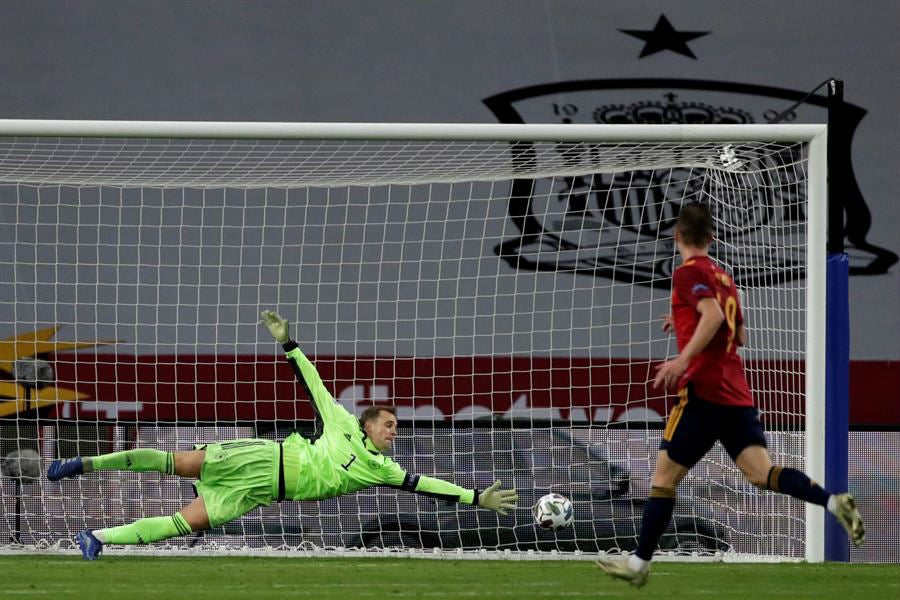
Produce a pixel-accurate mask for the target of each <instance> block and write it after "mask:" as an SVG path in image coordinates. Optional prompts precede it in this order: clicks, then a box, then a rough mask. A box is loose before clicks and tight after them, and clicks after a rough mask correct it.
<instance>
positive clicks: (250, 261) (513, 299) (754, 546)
mask: <svg viewBox="0 0 900 600" xmlns="http://www.w3.org/2000/svg"><path fill="white" fill-rule="evenodd" d="M805 148H806V147H805V145H804V144H801V143H794V144H791V143H782V142H779V143H767V142H742V143H737V142H736V143H734V144H721V143H716V144H702V143H692V144H687V143H647V144H637V143H634V144H601V143H590V144H587V143H568V142H567V143H557V144H532V143H529V142H524V141H523V142H519V143H513V144H510V143H506V142H503V143H499V142H498V143H486V142H433V143H424V142H402V141H398V142H359V141H344V142H335V141H315V140H307V141H246V140H213V141H210V140H155V139H151V140H108V139H54V140H50V139H23V138H19V139H5V140H0V182H2V183H0V231H2V236H0V246H2V248H3V250H2V252H0V278H2V279H3V280H5V281H7V282H8V284H7V285H4V286H2V287H0V306H2V307H3V309H4V310H3V311H2V315H3V316H2V317H0V338H2V341H0V370H2V373H3V374H2V377H3V379H2V380H0V418H2V419H3V420H2V424H0V427H2V429H3V435H2V451H3V455H4V456H8V455H10V453H13V452H25V451H29V452H33V453H36V456H37V458H36V460H37V461H38V463H39V464H40V466H41V468H42V469H43V470H44V471H45V470H46V466H47V465H48V464H49V461H50V460H52V459H54V458H57V457H68V456H73V455H76V454H81V455H94V454H98V453H105V452H110V451H114V450H121V449H128V448H132V447H154V448H159V449H164V450H187V449H190V448H191V447H192V445H193V444H195V443H204V442H210V441H213V440H225V439H236V438H242V437H266V438H271V439H281V438H282V437H283V436H284V435H286V434H287V433H288V432H290V431H291V430H293V429H294V428H299V429H300V430H301V431H308V430H309V428H310V426H311V423H312V418H313V414H312V411H311V409H310V408H309V406H308V403H307V402H306V401H305V399H304V397H303V393H302V392H301V391H300V388H299V386H297V385H296V384H295V383H294V377H293V373H292V372H291V370H290V368H289V367H288V366H287V365H286V364H284V361H283V359H282V358H281V357H280V356H279V353H278V348H277V346H276V345H275V344H273V343H272V342H271V339H270V338H269V336H268V334H267V333H266V332H265V331H264V330H263V329H262V328H261V327H260V326H259V324H258V315H259V312H260V310H262V309H265V308H274V309H276V310H278V311H279V312H281V314H283V315H284V316H285V317H286V318H288V319H289V320H290V321H291V323H292V324H293V333H294V336H295V337H296V338H297V340H298V342H299V343H300V345H301V347H302V348H303V349H304V351H305V352H306V354H307V355H309V356H310V357H311V358H312V359H313V361H314V363H315V364H316V366H317V367H318V369H319V371H320V373H321V374H322V376H323V379H324V381H325V383H326V386H327V387H328V388H329V389H330V390H331V392H332V394H333V395H334V396H335V398H336V399H337V400H338V401H339V402H340V403H341V404H342V405H343V406H345V407H346V408H347V409H348V410H350V411H351V412H355V413H356V414H359V412H360V411H361V410H362V408H364V407H365V406H368V405H370V404H372V403H391V404H395V405H397V406H398V412H399V417H400V418H401V420H402V422H403V426H402V427H401V431H400V435H399V436H398V441H397V443H396V445H395V448H394V450H393V456H394V458H395V460H397V461H398V462H399V463H400V464H401V465H402V466H404V467H405V468H407V469H408V470H410V471H412V472H415V473H420V474H428V475H434V476H437V477H441V478H445V479H448V480H451V481H454V482H456V483H458V484H459V485H462V486H466V487H475V486H477V487H480V488H483V487H485V486H486V485H487V484H489V483H491V482H492V481H494V480H495V479H500V480H501V481H503V483H504V486H505V487H516V488H517V489H518V490H519V494H520V504H521V509H520V510H517V511H515V512H514V514H512V515H510V516H508V517H497V516H496V515H495V514H493V513H489V512H487V511H478V510H475V509H472V508H470V507H465V506H455V505H452V506H446V505H443V504H436V503H435V502H434V501H432V500H430V499H426V498H421V497H416V496H414V495H410V494H406V493H403V492H397V491H394V490H390V489H382V488H375V489H371V490H367V491H363V492H360V493H357V494H355V495H351V496H346V497H342V498H337V499H332V500H327V501H322V502H318V503H291V502H287V503H281V504H274V505H272V506H269V507H264V508H261V509H259V510H257V511H254V512H252V513H250V514H249V515H247V516H245V517H243V518H241V519H239V520H237V521H234V522H232V523H230V524H228V525H226V526H224V527H222V528H219V529H216V530H212V531H210V532H207V533H206V534H204V535H197V536H193V537H191V538H185V539H174V540H169V541H168V542H166V543H162V544H158V545H156V547H157V548H158V549H161V550H163V551H165V550H168V549H177V548H181V549H183V548H189V547H195V548H196V547H203V548H211V547H218V548H255V549H263V550H271V549H295V550H296V549H304V548H309V547H315V548H388V549H406V548H426V549H431V548H439V549H441V550H444V551H450V552H453V551H456V550H457V549H462V550H475V549H489V550H511V551H515V552H526V551H529V550H536V551H540V552H544V551H548V552H549V551H556V552H558V553H561V554H560V555H565V554H567V553H572V552H586V553H595V552H602V551H607V552H617V551H630V550H633V549H634V548H635V546H636V543H637V534H638V531H639V527H640V515H641V511H642V509H643V504H644V501H645V498H646V496H647V494H648V491H649V476H650V472H651V469H652V466H653V462H654V460H655V455H656V448H657V446H658V443H659V437H660V434H661V425H662V423H663V418H664V416H665V415H666V414H667V412H668V410H669V408H670V407H671V399H669V398H667V397H666V396H665V395H664V394H663V393H661V392H660V391H658V390H655V389H653V388H652V386H651V385H650V382H651V381H652V374H653V371H652V367H653V366H654V365H655V364H657V363H658V362H660V361H661V360H663V359H665V358H666V357H671V356H673V355H674V354H675V353H676V352H677V350H676V346H675V342H674V339H673V338H670V337H668V336H667V335H666V334H664V333H663V332H662V331H661V329H660V317H661V316H662V315H664V314H666V313H667V312H668V303H669V295H670V286H671V276H672V271H673V269H674V267H675V266H676V265H677V264H678V261H677V259H676V251H675V248H674V242H673V226H674V219H675V216H676V215H677V212H678V209H679V207H680V206H681V205H682V204H683V203H685V202H690V201H693V200H701V201H704V202H707V203H708V204H709V205H710V206H711V207H712V209H713V213H714V216H715V220H716V230H717V234H716V235H717V239H716V243H715V244H714V246H713V248H712V251H711V254H712V255H713V257H714V258H715V259H716V260H717V261H719V262H720V264H722V265H723V266H724V267H725V268H726V269H728V270H729V271H730V272H731V273H732V274H733V275H734V278H735V281H736V282H737V284H738V286H739V287H740V289H741V292H742V298H743V304H744V314H745V319H746V322H747V328H748V335H749V340H750V341H749V346H748V348H746V349H745V350H743V351H742V352H743V357H744V360H745V362H746V365H747V370H748V379H749V382H750V384H751V388H752V389H753V392H754V396H755V399H756V401H757V404H758V406H759V407H760V409H761V411H762V413H763V415H764V420H765V423H766V425H767V428H768V429H769V430H770V432H769V434H768V436H769V438H768V439H769V446H770V450H771V452H772V454H773V459H774V461H775V462H776V463H777V464H781V465H784V466H791V467H795V468H799V469H802V468H803V466H804V458H803V434H802V428H803V422H804V410H803V405H804V392H803V390H804V387H803V379H804V367H803V360H804V352H805V348H804V343H805V337H804V335H805V333H804V329H805V318H806V317H805V310H806V309H805V294H806V290H805V282H804V280H803V274H804V268H805V261H806V257H805V245H806V204H807V198H806V184H807V159H806V156H805V154H806V151H805ZM549 492H558V493H561V494H563V495H566V496H567V497H569V498H570V499H572V501H573V503H574V506H575V525H574V526H573V527H571V528H569V529H566V530H563V531H560V532H557V533H554V532H548V531H544V530H542V529H540V528H539V527H536V526H535V525H534V524H533V522H532V519H531V516H530V510H529V509H530V506H531V504H532V503H533V502H534V501H535V500H536V499H537V498H539V497H540V496H542V495H544V494H546V493H549ZM0 493H2V496H0V501H2V503H3V506H4V511H3V518H2V519H0V539H7V538H8V539H10V540H12V541H13V542H14V543H21V544H24V545H26V546H38V547H47V546H54V545H62V546H66V545H67V544H70V542H69V541H68V540H70V539H71V538H72V536H73V535H74V533H75V532H77V531H79V530H81V529H84V528H87V527H90V528H96V527H104V526H112V525H117V524H121V523H124V522H127V521H131V520H134V519H136V518H140V517H146V516H156V515H162V514H170V513H172V512H174V511H176V510H178V509H179V508H181V507H182V506H183V505H185V504H186V503H188V502H189V501H190V500H191V499H193V491H192V488H191V485H190V482H188V481H183V480H179V479H177V478H174V477H170V476H166V475H159V474H155V473H154V474H147V473H142V474H138V473H110V472H104V473H102V474H99V475H97V474H92V475H89V476H85V477H82V478H79V479H77V480H69V481H64V482H62V483H50V482H48V481H47V480H46V478H45V477H38V478H31V479H28V478H21V477H12V476H5V477H3V478H2V485H0ZM661 547H662V549H663V551H673V552H677V553H680V554H690V553H697V554H700V555H704V554H716V553H723V552H726V553H741V554H750V555H755V556H758V557H775V558H800V557H802V556H803V552H804V522H803V506H802V505H801V504H800V503H799V502H797V501H794V500H791V499H789V498H786V497H783V496H777V495H774V494H771V493H769V492H761V491H759V490H756V489H755V488H753V487H752V486H750V485H749V484H748V483H746V482H745V481H744V480H743V479H742V477H741V476H740V473H739V472H738V471H737V470H736V468H735V467H734V465H733V464H732V463H731V462H730V461H729V459H728V457H727V455H726V454H725V452H724V451H723V450H722V449H721V447H719V446H718V445H717V446H716V447H715V449H714V450H713V451H712V452H711V453H710V454H709V455H708V456H707V457H706V459H704V460H703V462H702V463H700V464H699V465H698V466H697V467H696V468H695V469H694V470H693V471H692V472H691V474H690V475H689V476H688V478H687V479H686V480H685V482H684V483H683V484H682V485H681V487H680V489H679V500H678V502H677V504H676V508H675V516H674V518H673V523H672V526H671V527H670V529H669V530H668V531H667V532H666V534H665V535H664V537H663V539H662V542H661Z"/></svg>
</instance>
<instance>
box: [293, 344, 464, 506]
mask: <svg viewBox="0 0 900 600" xmlns="http://www.w3.org/2000/svg"><path fill="white" fill-rule="evenodd" d="M284 350H285V353H286V355H287V360H288V362H289V363H290V364H291V366H292V367H293V368H294V372H295V373H296V375H297V379H299V380H300V382H301V383H302V384H303V386H304V387H305V388H306V391H307V394H308V395H309V398H310V400H311V401H312V404H313V408H314V409H315V411H316V415H317V417H318V418H320V419H321V421H322V433H321V435H320V436H319V437H318V438H317V439H315V440H312V441H311V440H308V439H306V438H304V437H302V436H300V435H299V434H297V433H294V434H291V435H290V436H288V437H287V438H286V439H285V440H284V442H283V461H284V483H285V497H286V498H288V499H292V500H322V499H324V498H333V497H335V496H340V495H343V494H349V493H351V492H355V491H358V490H361V489H364V488H367V487H371V486H374V485H388V486H391V487H394V488H397V489H401V490H405V491H407V492H416V493H418V494H423V495H426V496H431V497H434V498H440V499H443V500H446V501H448V502H461V503H464V504H476V503H477V502H478V490H467V489H464V488H461V487H459V486H458V485H454V484H452V483H449V482H447V481H443V480H441V479H436V478H434V477H426V476H423V475H413V474H411V473H408V472H407V471H405V470H404V469H403V468H402V467H401V466H400V465H398V464H397V463H395V462H394V461H392V460H391V459H390V458H388V457H387V456H385V455H383V454H382V453H381V452H379V451H378V449H377V448H376V447H375V446H374V444H372V442H371V441H370V440H369V439H368V438H367V437H366V434H365V432H364V431H363V430H362V428H361V427H360V425H359V421H357V419H356V417H354V416H353V415H351V414H350V413H349V412H347V410H345V409H344V407H343V406H341V405H340V404H338V403H337V402H336V401H335V400H334V398H333V397H332V396H331V394H330V393H329V392H328V390H327V389H326V388H325V385H324V384H323V383H322V378H321V377H320V376H319V373H318V371H316V368H315V366H313V364H312V363H311V362H310V361H309V359H308V358H306V356H305V355H304V354H303V352H301V351H300V348H299V347H298V346H297V343H296V342H294V341H293V340H291V341H288V342H287V343H286V344H284Z"/></svg>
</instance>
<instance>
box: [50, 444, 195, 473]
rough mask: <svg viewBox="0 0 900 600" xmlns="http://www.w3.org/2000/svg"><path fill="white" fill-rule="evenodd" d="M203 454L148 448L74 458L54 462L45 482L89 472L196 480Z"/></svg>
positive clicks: (191, 451) (193, 451)
mask: <svg viewBox="0 0 900 600" xmlns="http://www.w3.org/2000/svg"><path fill="white" fill-rule="evenodd" d="M205 456H206V451H205V450H190V451H187V452H163V451H162V450H153V449H152V448H135V449H134V450H125V451H123V452H113V453H112V454H103V455H101V456H86V457H81V456H76V457H75V458H69V459H62V460H55V461H53V463H52V464H51V465H50V468H49V469H48V470H47V479H49V480H50V481H59V480H60V479H63V478H66V477H77V476H79V475H83V474H84V473H90V472H91V471H107V470H116V471H135V472H144V471H156V472H158V473H166V474H168V475H180V476H182V477H195V478H196V477H199V476H200V468H201V467H202V466H203V458H204V457H205Z"/></svg>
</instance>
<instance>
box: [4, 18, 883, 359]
mask: <svg viewBox="0 0 900 600" xmlns="http://www.w3.org/2000/svg"><path fill="white" fill-rule="evenodd" d="M663 14H665V16H666V18H667V19H668V21H669V22H670V23H671V26H672V27H673V28H674V29H675V30H676V31H677V32H681V34H685V33H689V32H705V35H701V36H695V37H693V39H689V40H686V42H685V43H686V47H687V48H688V49H689V51H690V52H691V53H693V55H694V57H695V58H692V57H690V56H686V55H684V54H682V53H679V52H677V51H674V50H673V49H671V48H674V46H671V47H670V49H662V50H660V51H658V52H655V53H652V54H649V55H647V56H644V57H641V56H640V55H641V53H642V51H643V50H645V42H644V41H642V40H641V39H639V38H638V37H636V36H634V35H628V34H626V33H623V32H622V31H620V30H623V29H626V30H637V31H651V30H653V29H654V26H655V25H657V22H658V20H659V19H660V16H661V15H663ZM898 22H900V5H898V4H897V3H895V2H892V1H889V0H883V1H878V0H876V1H866V2H855V1H834V2H827V3H823V2H813V1H808V2H806V1H794V2H784V1H753V2H721V1H692V2H679V3H674V2H649V1H631V2H605V1H597V2H587V1H585V2H575V1H549V0H548V1H530V0H525V1H520V2H508V1H488V2H484V1H470V0H454V1H446V2H445V1H432V2H371V1H362V0H360V1H356V0H346V1H337V2H254V3H250V2H202V1H201V2H174V1H163V2H152V3H151V2H113V1H94V2H84V1H83V2H77V3H74V2H24V1H23V2H5V3H4V4H3V5H2V7H0V73H2V77H0V117H3V118H77V119H148V120H152V119H187V120H247V121H253V120H260V121H407V122H413V121H445V122H467V121H473V122H496V121H497V117H496V116H495V115H494V114H493V113H492V112H491V111H490V110H489V109H488V108H487V107H486V105H485V104H484V103H483V100H484V99H485V98H487V97H490V96H493V95H495V94H498V93H501V92H504V91H507V90H510V89H515V88H520V87H524V86H529V85H537V84H552V83H556V82H562V81H571V80H579V79H614V78H683V79H704V80H712V81H717V82H738V83H745V84H754V85H765V86H775V87H781V88H787V89H791V90H798V91H801V90H807V89H809V88H811V87H812V86H814V85H815V84H817V83H819V82H820V81H822V80H824V79H825V78H827V77H828V76H832V75H834V76H839V77H842V78H843V79H844V80H845V81H846V86H847V98H848V100H849V101H851V102H853V103H854V104H857V105H859V106H861V107H862V108H864V109H865V110H867V111H868V114H867V115H866V116H865V117H864V118H863V120H862V121H861V122H860V125H859V127H858V129H857V132H856V135H855V138H854V142H853V161H854V167H855V171H856V175H857V178H858V180H859V185H860V190H861V192H862V195H863V197H864V198H865V200H866V202H867V203H868V206H869V208H870V210H871V211H872V215H873V223H872V226H871V229H870V231H869V232H868V236H867V239H868V241H869V242H870V243H872V244H875V245H877V246H879V247H881V248H884V249H887V250H889V251H892V252H894V253H896V252H898V251H900V242H898V236H897V233H898V227H900V202H898V190H900V169H898V168H897V167H898V159H900V147H898V145H900V144H898V139H897V138H898V133H900V126H898V125H900V111H898V107H900V80H898V77H897V73H898V71H900V38H898V36H897V23H898ZM658 33H659V32H658ZM683 37H684V36H683ZM687 37H690V36H687ZM655 39H656V40H657V41H659V40H661V39H662V40H663V41H666V40H668V41H669V42H670V43H672V44H674V43H675V42H677V41H678V38H677V37H673V36H669V37H668V38H659V37H657V38H655ZM682 39H683V38H682ZM713 97H714V98H716V97H715V96H713ZM604 98H605V101H610V100H611V99H612V100H615V94H614V93H608V94H607V95H606V96H604ZM623 98H627V100H625V101H634V98H635V94H634V92H633V91H629V92H623ZM648 99H650V100H653V99H655V98H648ZM716 99H717V100H719V98H716ZM570 100H571V99H569V98H566V97H564V96H561V97H560V98H559V99H558V101H559V102H567V101H570ZM729 100H730V101H734V98H730V99H729ZM771 104H772V106H776V104H777V103H774V102H772V103H771ZM786 104H787V103H786V102H783V101H782V102H781V103H780V104H778V105H780V106H786ZM817 118H821V112H819V113H816V112H815V111H808V112H804V113H803V114H802V115H801V119H802V120H816V119H817ZM535 119H538V120H544V118H542V117H541V115H537V116H536V117H535ZM546 120H552V115H550V114H547V116H546ZM898 273H900V269H898V268H897V267H896V266H895V267H893V268H892V269H891V270H890V271H889V272H888V273H886V274H881V275H872V276H858V277H854V278H853V280H852V284H851V285H852V298H851V301H852V311H853V312H852V318H853V328H854V338H853V346H852V355H853V358H854V359H857V360H860V359H876V360H889V361H897V360H900V308H898V307H900V275H898Z"/></svg>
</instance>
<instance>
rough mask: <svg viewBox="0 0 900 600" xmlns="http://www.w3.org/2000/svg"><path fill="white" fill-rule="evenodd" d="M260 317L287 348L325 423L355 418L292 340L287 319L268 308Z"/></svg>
mask: <svg viewBox="0 0 900 600" xmlns="http://www.w3.org/2000/svg"><path fill="white" fill-rule="evenodd" d="M260 316H261V321H260V322H261V323H262V324H263V325H265V326H266V328H267V329H268V330H269V333H271V334H272V337H273V338H275V341H276V342H278V343H279V344H281V346H282V348H284V353H285V356H286V357H287V360H288V363H290V365H291V367H293V369H294V374H295V375H296V376H297V380H298V381H299V382H300V383H301V384H303V387H304V388H305V389H306V394H307V395H308V396H309V399H310V400H311V401H312V403H313V408H314V409H315V411H316V413H317V414H318V415H319V416H320V417H321V418H322V422H323V423H325V424H327V423H328V422H329V421H331V420H334V419H338V418H340V419H345V418H348V417H349V418H351V419H354V417H353V415H351V414H350V413H348V412H347V411H346V410H344V407H343V406H341V405H340V404H338V403H337V402H335V401H334V397H333V396H332V395H331V393H330V392H329V391H328V389H327V388H326V387H325V384H324V383H323V382H322V378H321V377H320V376H319V372H318V371H317V370H316V367H315V366H313V364H312V362H310V360H309V359H308V358H306V355H305V354H303V352H302V351H301V350H300V347H299V346H298V345H297V342H295V341H294V340H292V339H291V335H290V331H289V325H288V322H287V319H284V318H282V317H281V316H280V315H279V314H278V313H276V312H275V311H272V310H264V311H263V312H262V314H261V315H260ZM354 420H355V419H354Z"/></svg>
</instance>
